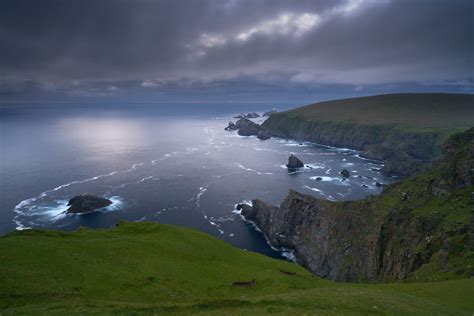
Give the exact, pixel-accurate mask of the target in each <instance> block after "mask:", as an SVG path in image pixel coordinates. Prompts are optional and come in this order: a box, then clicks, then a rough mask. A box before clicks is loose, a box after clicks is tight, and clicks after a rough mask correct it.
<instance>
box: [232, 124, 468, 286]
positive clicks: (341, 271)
mask: <svg viewBox="0 0 474 316" xmlns="http://www.w3.org/2000/svg"><path fill="white" fill-rule="evenodd" d="M473 170H474V128H473V129H470V130H469V131H467V132H466V133H464V134H461V135H455V136H453V137H451V138H450V139H449V141H448V142H447V143H446V144H445V145H444V158H443V159H442V160H440V161H439V162H437V163H436V165H435V166H434V167H433V168H432V169H431V170H429V171H428V172H424V173H421V174H419V175H416V176H413V177H410V178H408V179H406V180H404V181H402V182H400V183H397V184H394V185H391V186H389V187H387V188H386V190H384V192H383V193H382V194H381V195H380V196H377V197H374V196H370V197H368V198H366V199H364V200H359V201H346V202H331V201H327V200H322V199H317V198H314V197H312V196H309V195H305V194H301V193H298V192H296V191H293V190H290V192H289V195H288V197H287V198H286V199H285V201H283V203H282V204H281V205H280V206H279V207H276V206H272V205H269V204H266V203H265V202H263V201H261V200H258V199H257V200H253V201H252V205H247V204H242V205H240V206H239V207H240V208H241V210H242V215H243V216H244V217H245V218H246V219H247V220H250V221H252V222H253V223H255V225H256V226H257V227H258V228H259V229H260V230H261V231H262V232H263V233H264V234H265V236H266V237H267V239H268V240H269V242H270V244H271V245H272V246H273V247H275V248H288V249H292V250H294V255H295V258H296V261H297V262H298V263H299V264H301V265H303V266H304V267H306V268H307V269H309V270H310V271H311V272H313V273H314V274H316V275H318V276H321V277H325V278H329V279H333V280H338V281H364V280H378V281H381V280H404V279H432V278H433V277H435V278H440V279H442V278H444V277H463V276H464V277H465V276H472V275H474V270H473V267H472V265H471V264H470V259H469V256H468V254H469V251H473V250H474V242H473V240H474V237H473V231H474V229H473V224H474V215H473V214H472V209H474V196H473V194H472V192H474V171H473ZM468 250H469V251H468ZM471 261H472V260H471ZM433 275H434V276H433Z"/></svg>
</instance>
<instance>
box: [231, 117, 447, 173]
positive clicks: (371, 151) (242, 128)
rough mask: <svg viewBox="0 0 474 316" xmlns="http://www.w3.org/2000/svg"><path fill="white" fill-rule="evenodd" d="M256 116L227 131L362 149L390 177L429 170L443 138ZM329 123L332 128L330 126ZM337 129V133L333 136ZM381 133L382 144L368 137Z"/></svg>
mask: <svg viewBox="0 0 474 316" xmlns="http://www.w3.org/2000/svg"><path fill="white" fill-rule="evenodd" d="M256 115H258V114H257V113H249V114H240V115H237V116H235V117H234V118H238V120H237V121H236V122H235V123H234V122H232V121H230V122H229V123H228V126H227V127H226V128H225V130H226V131H237V133H238V134H239V135H240V136H257V138H258V139H260V140H267V139H270V138H271V137H279V138H286V139H293V140H295V141H307V142H311V143H314V144H319V145H324V146H330V147H337V148H349V149H353V150H358V151H360V154H359V155H360V157H362V158H365V159H370V160H379V161H383V162H384V165H383V167H382V168H381V170H380V171H381V172H382V173H383V174H385V175H388V176H401V177H405V176H409V175H412V174H415V173H419V172H422V171H425V170H427V169H428V168H429V166H430V165H431V163H432V162H433V160H435V159H436V158H437V156H436V155H437V154H436V150H435V149H434V148H433V147H434V145H433V144H434V143H436V141H437V138H439V137H441V136H440V135H434V134H429V133H428V134H426V135H418V134H417V133H401V134H398V133H397V132H394V131H391V127H380V126H378V127H373V128H375V129H377V130H372V127H367V126H365V127H364V126H337V128H335V127H334V126H331V127H330V130H329V131H327V132H325V131H324V128H323V130H320V127H319V126H313V125H314V124H313V125H312V126H311V127H308V126H306V125H305V122H304V121H303V122H302V121H301V120H296V121H294V120H293V119H290V118H286V115H285V114H284V113H277V112H275V111H270V112H267V113H264V114H263V115H262V117H264V116H269V118H268V119H267V120H266V121H264V122H263V124H261V125H260V124H257V123H255V122H253V121H251V120H250V119H249V118H255V117H260V116H259V115H258V116H256ZM325 124H326V123H325ZM327 124H329V125H331V124H330V123H327ZM287 125H289V126H292V127H291V128H289V129H288V128H286V127H283V126H287ZM323 125H324V124H323ZM381 128H382V129H381ZM358 129H362V130H366V131H364V133H363V135H362V136H361V135H358V133H357V130H358ZM379 129H380V130H379ZM301 130H304V131H305V132H302V131H301ZM335 130H336V131H337V133H332V132H334V131H335ZM308 131H309V132H308ZM371 133H372V134H371ZM381 134H386V136H384V137H383V141H382V142H380V140H377V141H376V140H373V139H371V138H370V137H373V136H370V137H369V136H368V135H378V137H379V138H380V137H381V136H380V135H381ZM392 134H393V135H392ZM351 135H352V136H351ZM365 136H367V137H365ZM400 139H404V140H405V142H406V144H405V145H404V146H405V147H406V148H405V147H403V146H402V147H401V146H400V145H399V143H400ZM395 144H398V145H395ZM407 148H409V149H407Z"/></svg>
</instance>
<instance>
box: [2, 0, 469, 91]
mask: <svg viewBox="0 0 474 316" xmlns="http://www.w3.org/2000/svg"><path fill="white" fill-rule="evenodd" d="M473 6H474V4H473V2H472V1H471V0H452V1H447V0H391V1H390V0H372V1H371V0H367V1H360V0H339V1H336V0H327V1H314V0H313V1H279V0H267V1H264V0H254V1H239V0H228V1H218V0H208V1H206V0H189V1H188V0H186V1H185V0H183V1H176V0H174V1H171V0H170V1H151V0H150V1H148V0H138V1H132V0H128V1H125V0H107V1H75V0H71V1H62V0H57V1H52V0H42V1H35V0H31V1H23V0H11V1H9V0H4V1H2V2H1V3H0V74H1V78H0V80H1V81H2V84H3V86H4V88H3V90H5V89H7V90H8V87H9V85H12V84H13V83H14V82H19V81H23V82H25V81H28V82H30V81H32V82H35V83H36V84H37V86H39V87H40V88H44V89H48V88H51V89H58V87H59V89H62V88H64V87H68V89H75V88H74V87H80V86H81V84H82V83H81V82H91V81H97V82H114V81H127V82H132V81H133V82H137V85H141V86H142V87H144V88H146V87H148V88H159V87H160V86H161V85H162V84H163V83H169V82H178V81H183V80H185V81H191V82H192V81H193V80H197V81H204V82H214V81H224V80H245V78H251V81H257V82H258V81H259V80H261V81H264V82H280V83H282V84H294V85H307V84H313V85H314V84H354V85H360V84H362V85H365V84H381V83H384V84H385V83H387V84H388V83H406V82H418V83H430V82H435V83H436V84H440V83H443V82H446V83H447V84H456V83H459V84H460V85H463V84H464V85H468V86H470V85H472V84H471V82H472V81H471V80H472V76H473V75H472V69H473V68H472V67H473V65H472V57H471V56H472V54H473V45H474V39H473V28H474V27H473V10H474V8H473ZM23 85H25V83H23ZM102 85H103V86H104V87H105V88H104V89H106V90H107V89H108V90H107V91H113V90H114V89H113V88H111V87H115V86H114V85H113V84H102ZM26 86H30V84H26ZM5 87H7V88H5ZM0 90H1V87H0Z"/></svg>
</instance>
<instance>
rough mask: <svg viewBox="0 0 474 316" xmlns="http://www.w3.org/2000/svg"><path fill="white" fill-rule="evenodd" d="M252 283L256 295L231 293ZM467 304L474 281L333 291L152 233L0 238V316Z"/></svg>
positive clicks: (263, 263)
mask: <svg viewBox="0 0 474 316" xmlns="http://www.w3.org/2000/svg"><path fill="white" fill-rule="evenodd" d="M281 271H286V272H292V273H295V274H294V275H289V274H286V273H282V272H281ZM253 279H255V280H256V283H255V285H254V286H252V287H235V286H232V283H233V282H236V281H250V280H253ZM473 294H474V280H473V279H460V280H451V281H444V282H431V283H406V284H403V283H392V284H365V285H364V284H344V283H335V282H331V281H327V280H322V279H319V278H316V277H314V276H312V275H311V274H310V273H309V272H307V271H306V270H304V269H303V268H301V267H299V266H297V265H296V264H292V263H289V262H286V261H282V260H275V259H271V258H268V257H265V256H263V255H260V254H256V253H252V252H248V251H244V250H240V249H237V248H234V247H232V246H230V245H228V244H226V243H225V242H223V241H221V240H218V239H216V238H213V237H211V236H209V235H206V234H204V233H201V232H198V231H195V230H191V229H186V228H179V227H175V226H170V225H162V224H157V223H121V224H120V225H118V227H116V228H114V229H109V230H94V229H80V230H78V231H76V232H59V231H38V230H28V231H22V232H14V233H11V234H9V235H7V236H4V237H1V238H0V310H1V311H0V314H1V315H18V314H20V315H21V314H35V315H39V314H48V315H51V314H61V315H63V314H68V315H73V314H81V315H83V314H127V315H130V314H132V313H133V314H156V313H162V314H216V315H217V314H218V315H222V314H230V315H234V314H235V315H241V314H251V315H258V314H270V313H271V314H275V313H277V314H278V313H280V314H293V315H294V314H304V313H306V314H318V315H335V314H349V315H350V314H375V315H377V314H380V315H385V314H417V315H420V314H426V315H437V314H443V315H471V314H472V313H473V312H474V302H473V300H472V299H471V298H472V295H473Z"/></svg>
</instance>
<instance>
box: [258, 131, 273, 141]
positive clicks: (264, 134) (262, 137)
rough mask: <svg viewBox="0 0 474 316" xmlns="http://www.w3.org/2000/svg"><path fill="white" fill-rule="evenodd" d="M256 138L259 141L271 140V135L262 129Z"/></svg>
mask: <svg viewBox="0 0 474 316" xmlns="http://www.w3.org/2000/svg"><path fill="white" fill-rule="evenodd" d="M257 138H258V139H260V140H267V139H270V138H271V135H270V133H269V132H267V131H266V130H263V129H262V130H261V131H260V132H258V135H257Z"/></svg>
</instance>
